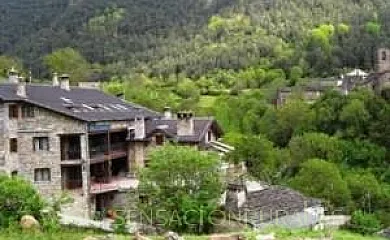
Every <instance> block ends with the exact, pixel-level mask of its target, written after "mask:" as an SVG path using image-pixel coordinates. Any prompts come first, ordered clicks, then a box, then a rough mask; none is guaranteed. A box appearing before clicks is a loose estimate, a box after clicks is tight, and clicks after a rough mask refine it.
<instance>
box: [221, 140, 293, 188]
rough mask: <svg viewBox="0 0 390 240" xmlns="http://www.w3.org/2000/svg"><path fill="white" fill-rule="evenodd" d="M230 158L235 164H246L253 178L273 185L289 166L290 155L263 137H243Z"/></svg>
mask: <svg viewBox="0 0 390 240" xmlns="http://www.w3.org/2000/svg"><path fill="white" fill-rule="evenodd" d="M228 158H229V159H230V161H233V162H235V163H240V162H245V163H246V166H247V168H248V171H249V173H250V174H251V175H252V176H254V177H256V178H257V179H259V180H263V181H267V182H271V183H277V182H278V181H279V180H280V179H281V177H282V174H283V172H284V170H285V168H286V166H287V165H288V164H289V158H288V153H287V152H285V151H283V150H280V149H278V148H275V147H274V146H273V143H272V142H271V141H269V140H267V139H266V138H265V137H264V136H261V135H260V136H244V137H242V138H241V140H240V141H239V143H238V144H237V145H236V146H235V150H234V151H233V152H231V153H230V154H229V156H228Z"/></svg>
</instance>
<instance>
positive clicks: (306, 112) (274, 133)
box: [259, 101, 314, 147]
mask: <svg viewBox="0 0 390 240" xmlns="http://www.w3.org/2000/svg"><path fill="white" fill-rule="evenodd" d="M313 119H314V115H313V112H312V111H311V109H310V105H309V104H307V103H305V102H303V101H290V102H288V103H287V104H285V105H283V106H282V107H281V108H278V109H276V110H275V109H272V108H270V109H268V110H267V111H266V112H265V114H264V115H263V116H262V118H261V119H260V122H259V129H260V133H263V134H265V135H266V136H267V137H268V139H270V140H271V141H272V142H274V143H275V144H276V145H277V146H280V147H285V146H287V144H288V143H289V141H290V139H291V137H293V136H294V135H296V134H301V133H304V132H306V131H309V130H311V129H312V127H313Z"/></svg>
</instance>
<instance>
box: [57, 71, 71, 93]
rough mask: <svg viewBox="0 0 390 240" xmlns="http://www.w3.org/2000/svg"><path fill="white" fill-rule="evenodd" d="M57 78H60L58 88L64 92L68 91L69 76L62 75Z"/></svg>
mask: <svg viewBox="0 0 390 240" xmlns="http://www.w3.org/2000/svg"><path fill="white" fill-rule="evenodd" d="M59 78H60V87H61V88H62V89H64V90H66V91H70V85H69V75H68V74H62V75H61V76H60V77H59Z"/></svg>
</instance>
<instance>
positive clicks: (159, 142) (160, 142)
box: [156, 134, 164, 146]
mask: <svg viewBox="0 0 390 240" xmlns="http://www.w3.org/2000/svg"><path fill="white" fill-rule="evenodd" d="M156 145H158V146H161V145H164V135H162V134H158V135H156Z"/></svg>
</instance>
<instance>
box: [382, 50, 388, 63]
mask: <svg viewBox="0 0 390 240" xmlns="http://www.w3.org/2000/svg"><path fill="white" fill-rule="evenodd" d="M386 58H387V56H386V52H385V51H383V52H382V61H386Z"/></svg>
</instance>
